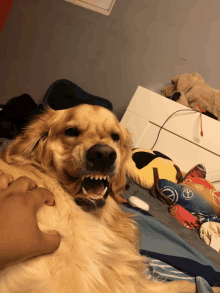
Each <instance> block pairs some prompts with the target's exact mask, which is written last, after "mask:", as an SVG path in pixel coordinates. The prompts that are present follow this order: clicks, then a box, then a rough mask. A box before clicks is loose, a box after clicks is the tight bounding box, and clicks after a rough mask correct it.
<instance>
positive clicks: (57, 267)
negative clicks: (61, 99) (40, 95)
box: [0, 104, 218, 293]
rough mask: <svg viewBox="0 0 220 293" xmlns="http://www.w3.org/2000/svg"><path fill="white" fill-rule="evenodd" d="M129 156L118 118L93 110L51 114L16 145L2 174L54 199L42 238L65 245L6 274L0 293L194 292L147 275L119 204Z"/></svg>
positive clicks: (134, 232) (135, 234)
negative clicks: (53, 234) (49, 235)
mask: <svg viewBox="0 0 220 293" xmlns="http://www.w3.org/2000/svg"><path fill="white" fill-rule="evenodd" d="M131 152H132V138H131V134H130V133H129V131H128V130H127V129H125V128H124V127H123V126H122V125H121V124H120V123H119V122H118V120H117V118H116V117H115V115H114V114H113V113H112V112H111V111H109V110H107V109H105V108H103V107H100V106H94V105H88V104H81V105H78V106H76V107H73V108H69V109H66V110H58V111H54V110H52V109H50V108H49V107H48V106H47V107H45V112H44V113H42V114H40V115H38V116H37V117H35V118H34V120H33V121H31V123H30V124H29V125H28V126H27V127H26V128H25V129H24V130H23V132H22V133H21V134H20V135H19V136H18V137H16V140H15V141H14V142H13V143H11V144H10V145H9V146H8V147H7V149H6V151H5V152H4V154H3V155H1V160H0V169H1V170H2V172H3V173H7V174H11V175H12V176H13V178H14V179H17V178H18V177H20V176H27V177H29V178H31V179H33V180H34V181H35V182H36V183H37V186H38V187H44V188H47V189H49V190H50V191H51V192H52V193H53V194H54V198H55V205H54V206H52V207H51V206H50V207H49V206H47V205H46V204H45V205H44V206H43V207H42V208H41V209H40V210H39V211H38V213H37V219H38V225H39V228H40V229H41V230H42V231H48V230H56V231H58V233H59V234H60V235H61V244H60V247H59V249H58V250H57V251H55V252H54V253H52V254H47V255H42V256H38V257H35V258H32V259H29V260H25V261H23V262H20V263H18V262H17V263H14V264H12V265H9V266H8V267H7V268H5V269H4V270H3V271H1V272H0V288H1V289H0V291H1V292H3V293H8V292H31V293H42V292H43V293H44V292H45V293H48V292H54V293H61V292H62V293H66V292H68V293H72V292H74V293H83V292H86V293H94V292H96V293H124V292H126V293H127V292H131V293H142V292H143V293H146V292H149V293H151V292H164V293H166V292H167V293H168V292H169V293H172V292H173V293H174V292H175V293H178V292H188V293H190V292H195V285H194V284H193V283H191V282H187V281H181V282H180V281H173V282H168V283H162V282H161V283H156V282H154V281H152V280H149V278H148V277H147V275H146V272H147V271H149V263H148V261H147V260H146V258H145V257H143V256H141V255H140V254H139V241H140V234H139V230H138V226H137V224H136V221H135V219H134V218H133V216H132V215H131V214H130V213H125V212H124V211H122V210H121V209H120V206H119V200H118V197H117V195H118V194H119V193H120V192H121V191H122V190H124V189H125V186H126V165H127V162H128V158H129V157H130V156H131ZM215 290H218V288H215ZM215 292H218V291H215Z"/></svg>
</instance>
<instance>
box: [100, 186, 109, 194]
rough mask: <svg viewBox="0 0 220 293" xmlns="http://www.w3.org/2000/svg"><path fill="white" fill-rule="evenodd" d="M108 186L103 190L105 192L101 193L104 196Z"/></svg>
mask: <svg viewBox="0 0 220 293" xmlns="http://www.w3.org/2000/svg"><path fill="white" fill-rule="evenodd" d="M107 189H108V187H107V186H106V188H105V189H104V190H103V192H102V193H101V196H104V195H105V193H106V191H107Z"/></svg>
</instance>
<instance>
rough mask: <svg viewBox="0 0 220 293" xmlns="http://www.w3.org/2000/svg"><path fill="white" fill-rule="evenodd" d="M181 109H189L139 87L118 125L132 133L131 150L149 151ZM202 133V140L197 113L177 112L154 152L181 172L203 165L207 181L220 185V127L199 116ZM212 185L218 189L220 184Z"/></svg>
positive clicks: (212, 121)
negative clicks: (163, 155) (135, 148)
mask: <svg viewBox="0 0 220 293" xmlns="http://www.w3.org/2000/svg"><path fill="white" fill-rule="evenodd" d="M181 109H189V108H187V107H185V106H183V105H181V104H179V103H177V102H174V101H171V100H169V99H167V98H165V97H163V96H161V95H159V94H157V93H154V92H152V91H150V90H148V89H145V88H143V87H141V86H138V88H137V90H136V92H135V94H134V96H133V98H132V100H131V102H130V104H129V105H128V108H127V110H126V112H125V114H124V116H123V118H122V120H121V123H122V125H123V126H124V127H125V128H127V129H128V130H130V132H131V133H132V137H133V143H134V147H137V148H144V149H151V148H152V147H153V145H154V143H155V141H156V138H157V135H158V133H159V130H160V127H161V126H162V125H163V124H164V122H165V121H166V120H167V118H168V117H169V116H170V115H171V114H173V113H174V112H175V111H177V110H181ZM202 129H203V133H204V134H203V136H201V135H200V113H198V112H191V111H182V112H178V113H176V114H174V115H173V116H172V117H171V118H170V119H169V120H168V121H167V122H166V124H165V125H164V127H163V129H162V130H161V132H160V135H159V138H158V141H157V143H156V145H155V147H154V148H153V150H157V151H160V152H162V153H164V154H165V155H167V156H168V157H170V158H171V159H172V160H173V161H174V162H175V163H176V164H177V165H178V166H179V168H180V169H181V170H182V171H184V172H188V171H189V170H190V169H191V168H192V167H194V166H195V165H197V164H199V163H201V164H204V166H205V167H206V171H207V176H206V178H207V179H209V180H210V181H212V182H213V181H216V180H219V181H220V123H219V121H216V120H214V119H212V118H210V117H207V116H205V115H202ZM214 185H215V187H216V189H217V190H219V189H220V182H219V183H214Z"/></svg>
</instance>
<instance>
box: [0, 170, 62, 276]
mask: <svg viewBox="0 0 220 293" xmlns="http://www.w3.org/2000/svg"><path fill="white" fill-rule="evenodd" d="M45 203H46V204H47V205H48V206H53V205H54V196H53V194H52V193H51V192H50V191H49V190H47V189H45V188H38V187H37V185H36V183H35V182H34V181H33V180H32V179H30V178H28V177H19V178H17V179H16V180H14V179H13V178H12V176H11V175H8V174H2V172H1V171H0V239H1V241H0V270H2V269H4V268H5V267H6V266H7V265H8V264H11V263H14V262H17V261H22V260H25V259H29V258H32V257H34V256H38V255H42V254H48V253H52V252H54V251H55V250H57V249H58V248H59V245H60V236H59V234H58V233H57V231H48V233H45V232H42V231H41V230H40V229H39V227H38V223H37V217H36V213H37V210H38V209H39V208H40V207H41V206H43V205H44V204H45Z"/></svg>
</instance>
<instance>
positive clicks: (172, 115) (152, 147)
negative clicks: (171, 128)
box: [151, 109, 199, 150]
mask: <svg viewBox="0 0 220 293" xmlns="http://www.w3.org/2000/svg"><path fill="white" fill-rule="evenodd" d="M181 111H192V112H195V113H199V112H198V111H195V110H192V109H183V110H178V111H176V112H174V113H173V114H171V115H170V116H169V117H168V118H167V120H166V121H165V122H164V124H163V125H162V126H161V127H160V131H159V132H158V135H157V139H156V141H155V143H154V145H153V146H152V148H151V150H152V149H153V148H154V146H155V144H156V143H157V140H158V137H159V135H160V132H161V130H162V128H163V127H164V125H165V123H166V122H167V121H168V120H169V119H170V117H171V116H173V115H174V114H175V113H177V112H181Z"/></svg>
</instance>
